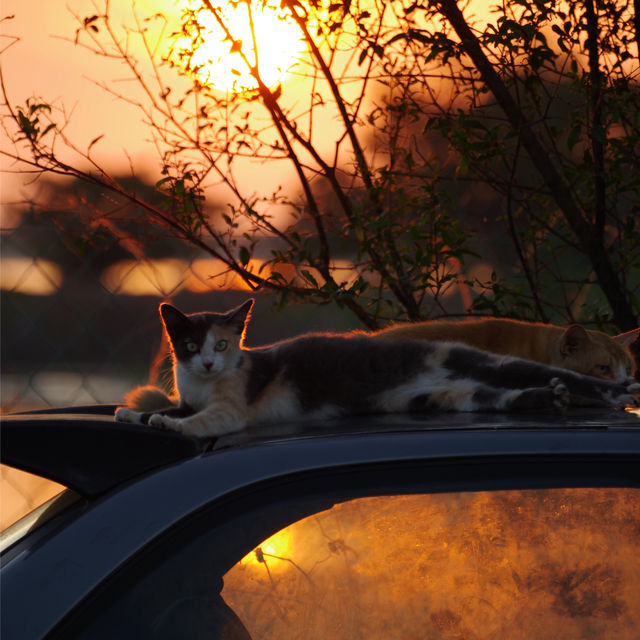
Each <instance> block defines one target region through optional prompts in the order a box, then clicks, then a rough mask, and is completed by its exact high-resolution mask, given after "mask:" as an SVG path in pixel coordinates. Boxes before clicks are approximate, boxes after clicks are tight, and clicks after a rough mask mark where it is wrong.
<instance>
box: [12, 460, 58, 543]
mask: <svg viewBox="0 0 640 640" xmlns="http://www.w3.org/2000/svg"><path fill="white" fill-rule="evenodd" d="M64 489H65V487H64V486H63V485H61V484H58V483H57V482H53V481H52V480H47V479H46V478H41V477H40V476H36V475H33V474H31V473H27V472H26V471H20V470H19V469H14V468H13V467H8V466H7V465H4V464H2V465H0V503H1V504H2V508H1V509H0V531H4V530H5V529H7V528H8V527H10V526H11V525H12V524H13V523H14V522H17V521H18V520H20V518H22V517H24V516H26V515H27V514H29V513H31V512H32V511H34V510H35V509H37V508H38V507H39V506H40V505H42V504H44V503H45V502H47V501H48V500H50V499H51V498H53V497H54V496H56V495H58V494H59V493H61V492H62V491H64Z"/></svg>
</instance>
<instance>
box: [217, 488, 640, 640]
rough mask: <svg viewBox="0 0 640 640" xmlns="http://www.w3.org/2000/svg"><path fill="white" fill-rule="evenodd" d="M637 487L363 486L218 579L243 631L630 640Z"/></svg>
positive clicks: (639, 617)
mask: <svg viewBox="0 0 640 640" xmlns="http://www.w3.org/2000/svg"><path fill="white" fill-rule="evenodd" d="M639 532H640V492H639V491H638V490H634V489H625V490H622V489H553V490H535V491H495V492H478V493H459V494H435V495H405V496H379V497H366V498H359V499H356V500H351V501H349V502H346V503H343V504H338V505H336V506H334V507H333V508H332V509H330V510H328V511H325V512H323V513H319V514H315V515H313V516H310V517H307V518H305V519H303V520H301V521H299V522H296V523H295V524H292V525H290V526H289V527H286V528H285V529H283V530H282V531H280V532H278V533H277V534H276V535H275V536H273V537H271V538H269V539H268V540H265V541H264V542H263V543H261V544H260V545H259V546H258V547H257V548H256V549H255V550H254V551H252V552H251V553H250V554H249V555H247V556H246V557H245V558H243V560H242V561H240V562H239V563H238V564H236V565H235V566H234V567H233V568H232V569H230V570H229V571H228V572H227V573H226V575H225V576H224V589H223V591H222V596H223V598H224V600H225V601H226V602H227V604H228V605H229V606H230V607H231V608H232V609H233V610H234V611H235V612H236V613H237V614H238V616H239V617H240V619H241V620H242V622H243V624H244V626H245V627H246V629H247V630H248V632H249V633H250V635H251V637H253V638H261V639H262V640H266V639H269V638H273V639H276V638H286V637H300V638H332V639H334V640H338V639H344V640H347V639H350V638H385V639H393V638H397V639H398V640H401V639H406V638H443V637H444V638H527V639H531V638H541V639H542V638H544V639H546V638H551V637H562V638H586V637H589V638H612V637H615V638H618V639H623V638H629V639H631V638H637V630H638V629H640V598H639V597H638V594H640V561H639V557H640V535H639Z"/></svg>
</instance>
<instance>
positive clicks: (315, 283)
mask: <svg viewBox="0 0 640 640" xmlns="http://www.w3.org/2000/svg"><path fill="white" fill-rule="evenodd" d="M300 273H302V277H303V278H304V279H305V280H306V281H307V282H309V283H311V284H312V285H313V286H314V287H317V286H318V281H317V280H316V279H315V278H314V277H313V274H312V273H310V272H309V271H307V270H306V269H302V271H301V272H300Z"/></svg>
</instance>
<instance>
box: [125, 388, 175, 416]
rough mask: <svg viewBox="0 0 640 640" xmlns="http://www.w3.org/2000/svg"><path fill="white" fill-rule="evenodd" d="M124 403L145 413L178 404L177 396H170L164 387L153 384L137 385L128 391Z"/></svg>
mask: <svg viewBox="0 0 640 640" xmlns="http://www.w3.org/2000/svg"><path fill="white" fill-rule="evenodd" d="M124 404H125V406H126V407H128V408H129V409H134V410H135V411H142V412H144V413H153V412H155V411H162V410H164V409H171V408H172V407H177V406H178V402H177V399H176V398H172V397H170V396H168V395H167V394H166V393H165V392H164V391H162V389H159V388H158V387H154V386H152V385H145V386H143V387H136V388H135V389H132V390H131V391H129V392H127V394H126V395H125V396H124Z"/></svg>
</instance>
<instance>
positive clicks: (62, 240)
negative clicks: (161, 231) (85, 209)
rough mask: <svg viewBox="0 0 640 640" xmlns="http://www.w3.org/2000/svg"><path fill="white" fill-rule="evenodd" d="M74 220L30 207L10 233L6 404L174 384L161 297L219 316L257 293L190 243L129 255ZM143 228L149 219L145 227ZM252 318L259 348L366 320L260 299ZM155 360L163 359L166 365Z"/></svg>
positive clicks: (4, 254)
mask: <svg viewBox="0 0 640 640" xmlns="http://www.w3.org/2000/svg"><path fill="white" fill-rule="evenodd" d="M74 224H75V225H79V222H78V221H77V219H76V218H71V217H65V216H62V215H58V216H43V215H40V214H33V213H29V212H25V213H23V215H21V216H20V217H19V218H17V223H16V224H14V225H13V226H10V227H6V226H5V228H3V231H2V236H1V263H0V278H1V287H2V300H1V304H2V307H1V310H2V371H1V374H2V379H1V382H2V384H1V403H2V409H3V410H4V411H11V410H16V409H21V408H35V407H43V406H61V405H82V404H91V403H117V402H119V401H121V399H122V396H123V394H124V393H125V392H126V391H127V390H128V389H129V388H131V387H132V386H134V385H136V384H141V383H146V382H148V381H149V378H150V376H151V378H152V379H151V381H152V382H160V383H163V382H168V380H169V378H170V367H169V364H168V362H166V360H165V361H162V358H161V357H158V354H159V350H162V349H165V350H166V345H162V344H161V342H162V339H161V338H162V332H161V326H160V320H159V317H158V313H157V308H158V304H159V303H160V302H161V301H162V300H167V299H171V300H172V301H173V302H174V303H175V304H177V305H178V306H179V307H180V308H181V309H183V310H184V311H185V312H195V311H200V310H205V309H210V310H220V311H222V310H225V309H227V308H231V307H233V306H234V305H236V304H239V303H240V302H242V301H243V300H245V299H246V298H247V297H248V296H250V295H251V296H254V297H256V296H255V295H254V294H252V293H251V292H250V291H249V290H248V288H247V287H246V285H244V284H243V283H242V281H241V280H240V279H239V278H237V277H236V276H234V275H233V274H230V273H224V269H223V266H222V265H221V264H218V263H216V261H215V260H214V259H212V258H211V257H208V256H206V255H200V254H194V253H193V251H191V250H190V249H189V248H188V247H186V246H185V245H184V244H183V243H180V242H178V241H175V240H172V239H167V238H157V239H153V240H151V241H147V242H145V243H144V249H143V250H142V251H138V250H134V251H133V253H132V251H130V250H128V249H127V246H128V248H129V249H131V244H129V245H127V243H126V242H125V243H123V242H122V240H120V241H117V240H116V239H115V238H114V237H113V236H110V235H108V234H104V233H103V234H100V235H96V234H93V235H92V234H90V233H87V232H86V231H87V230H86V229H84V230H81V229H80V228H78V229H76V230H74V227H73V225H74ZM80 231H82V232H80ZM145 232H146V233H148V231H145V229H144V226H140V227H139V228H138V229H137V233H138V234H141V235H142V234H144V233H145ZM136 253H137V255H135V254H136ZM253 317H254V320H253V322H252V324H251V327H250V329H249V332H248V343H249V344H253V345H257V344H264V343H266V342H269V341H272V340H276V339H280V338H283V337H288V336H290V335H293V334H296V333H300V332H302V331H306V330H342V329H350V328H353V327H356V326H357V323H356V322H355V320H354V319H353V318H351V317H349V316H347V315H344V314H343V315H340V314H339V313H337V312H336V311H335V310H332V309H330V308H322V309H318V308H311V307H305V306H301V307H300V306H296V307H292V308H289V309H287V311H286V312H284V313H278V312H276V311H275V309H274V307H273V300H271V299H270V298H268V297H267V296H263V295H258V296H257V304H256V307H255V310H254V314H253ZM154 362H155V363H156V364H157V363H158V362H159V363H160V365H159V366H158V367H157V370H156V369H155V368H154V367H153V366H152V365H153V363H154Z"/></svg>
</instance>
